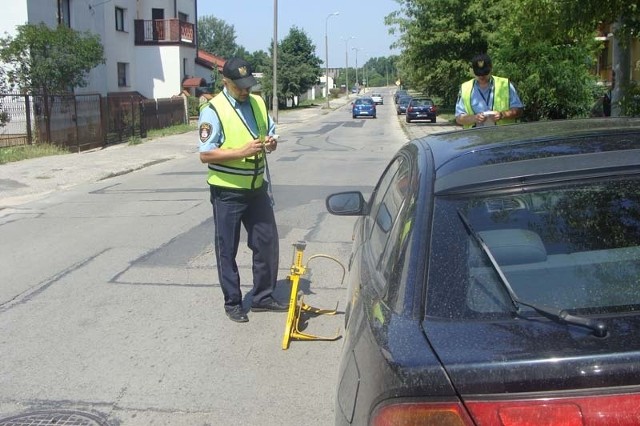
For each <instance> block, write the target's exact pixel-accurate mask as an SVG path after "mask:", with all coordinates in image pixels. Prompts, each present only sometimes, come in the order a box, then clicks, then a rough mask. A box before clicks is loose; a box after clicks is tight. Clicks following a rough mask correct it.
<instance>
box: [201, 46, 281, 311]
mask: <svg viewBox="0 0 640 426" xmlns="http://www.w3.org/2000/svg"><path fill="white" fill-rule="evenodd" d="M222 76H223V78H222V81H223V84H224V89H223V90H222V92H220V93H219V94H218V95H216V96H214V97H213V98H212V99H211V100H210V101H209V102H208V103H206V104H204V105H203V106H201V108H200V118H199V121H198V130H199V136H200V146H199V151H200V161H202V162H203V163H205V164H207V166H208V168H209V174H208V177H207V182H208V184H209V188H210V193H211V196H210V201H211V204H212V206H213V219H214V224H215V235H214V247H215V254H216V264H217V267H218V278H219V281H220V287H221V288H222V293H223V296H224V309H225V313H226V314H227V316H228V317H229V319H231V320H232V321H235V322H247V321H248V320H249V318H248V317H247V314H246V311H245V309H244V308H243V306H242V292H241V289H240V275H239V273H238V265H237V263H236V259H235V258H236V254H237V253H238V246H239V242H240V230H241V226H244V228H245V229H246V231H247V245H248V246H249V248H250V249H251V251H252V253H253V258H252V259H253V268H252V271H253V298H252V303H251V311H252V312H263V311H287V310H288V308H289V307H288V305H285V304H282V303H280V302H278V301H277V300H276V299H274V297H273V295H272V293H273V290H274V288H275V285H276V281H277V274H278V261H279V239H278V230H277V227H276V221H275V216H274V212H273V202H272V201H273V200H272V199H271V197H270V191H268V187H269V184H270V182H268V181H267V180H265V169H266V168H267V166H268V165H267V161H266V156H265V154H266V153H267V152H271V151H273V150H275V149H276V147H277V140H276V137H275V123H274V122H273V120H272V119H271V117H270V116H269V114H268V111H267V106H266V104H265V102H264V100H263V99H262V98H261V97H260V96H257V95H253V94H251V92H250V89H251V87H252V86H254V85H255V84H256V83H257V81H256V79H255V77H254V76H253V68H252V67H251V64H249V63H248V62H247V61H245V60H244V59H241V58H230V59H229V60H227V61H226V62H225V64H224V67H223V69H222ZM267 175H268V174H267Z"/></svg>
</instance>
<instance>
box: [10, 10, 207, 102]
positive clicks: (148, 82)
mask: <svg viewBox="0 0 640 426" xmlns="http://www.w3.org/2000/svg"><path fill="white" fill-rule="evenodd" d="M11 2H12V4H11V7H8V8H6V9H5V10H4V11H3V17H2V18H0V33H4V32H7V33H9V34H11V35H14V34H15V27H16V26H17V25H23V24H26V23H30V24H38V23H40V22H44V23H45V24H47V25H48V26H50V27H54V26H55V25H57V22H58V17H57V2H56V1H53V0H51V1H44V0H11ZM92 3H95V6H92ZM195 3H196V0H111V1H106V2H105V1H102V2H90V1H86V0H70V6H71V9H70V24H71V28H73V29H74V30H77V31H89V32H91V33H93V34H97V35H99V36H100V40H101V42H102V45H103V47H104V57H105V64H103V65H98V66H97V67H96V68H94V69H93V70H91V72H90V73H89V76H88V80H87V81H88V85H87V87H83V88H76V90H75V92H76V93H100V94H102V95H106V94H108V93H114V92H116V93H117V92H131V91H137V92H139V93H141V94H142V95H143V96H146V97H149V98H164V97H171V96H174V95H177V94H179V93H180V89H181V87H182V80H183V78H184V77H185V76H193V75H194V74H195V72H196V71H195V58H196V49H195V46H194V47H187V46H181V45H168V46H163V45H155V46H136V45H135V31H134V20H136V19H147V20H149V19H151V17H152V15H151V13H152V9H154V8H156V9H164V18H165V19H174V18H178V17H179V16H180V15H179V14H180V13H182V14H184V15H186V16H187V21H188V22H190V23H192V24H195V23H196V19H197V17H196V5H195ZM116 7H118V8H122V9H124V11H125V19H124V22H125V25H124V31H116V21H115V10H116ZM119 62H122V63H126V64H128V66H129V75H128V85H127V86H126V87H119V86H118V63H119ZM209 80H210V78H207V81H209Z"/></svg>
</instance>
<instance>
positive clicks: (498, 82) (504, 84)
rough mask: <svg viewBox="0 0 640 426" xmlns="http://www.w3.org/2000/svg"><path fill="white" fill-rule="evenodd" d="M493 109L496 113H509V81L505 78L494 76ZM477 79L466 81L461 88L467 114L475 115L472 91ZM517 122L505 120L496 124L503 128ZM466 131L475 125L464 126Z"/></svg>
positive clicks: (512, 119)
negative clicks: (472, 105) (472, 104)
mask: <svg viewBox="0 0 640 426" xmlns="http://www.w3.org/2000/svg"><path fill="white" fill-rule="evenodd" d="M492 78H493V109H494V110H495V111H507V110H509V109H511V108H510V106H509V79H508V78H504V77H496V76H493V77H492ZM474 82H475V79H471V80H469V81H465V82H464V83H462V87H461V88H460V96H462V101H463V102H464V109H465V110H466V112H467V114H469V115H473V114H475V113H474V112H473V109H472V108H471V91H472V90H473V83H474ZM515 122H516V119H515V118H503V119H502V120H499V121H498V122H497V123H496V124H498V125H500V126H503V125H505V124H513V123H515ZM463 127H464V128H465V129H468V128H470V127H473V124H468V125H465V126H463Z"/></svg>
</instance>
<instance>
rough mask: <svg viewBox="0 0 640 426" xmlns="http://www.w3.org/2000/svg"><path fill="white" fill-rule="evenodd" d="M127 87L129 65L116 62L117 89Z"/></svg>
mask: <svg viewBox="0 0 640 426" xmlns="http://www.w3.org/2000/svg"><path fill="white" fill-rule="evenodd" d="M128 86H129V64H128V63H126V62H118V87H128Z"/></svg>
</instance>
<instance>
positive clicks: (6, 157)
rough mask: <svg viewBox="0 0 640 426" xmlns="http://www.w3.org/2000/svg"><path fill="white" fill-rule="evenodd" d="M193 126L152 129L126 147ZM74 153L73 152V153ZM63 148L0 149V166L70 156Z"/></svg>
mask: <svg viewBox="0 0 640 426" xmlns="http://www.w3.org/2000/svg"><path fill="white" fill-rule="evenodd" d="M196 129H197V126H196V125H195V124H179V125H177V126H171V127H166V128H164V129H154V130H149V131H148V132H147V137H146V138H144V139H141V138H140V137H137V136H134V137H131V138H129V141H128V142H127V144H128V145H139V144H141V143H144V142H146V141H148V140H152V139H157V138H161V137H164V136H171V135H178V134H181V133H186V132H190V131H192V130H196ZM73 152H75V151H73ZM71 153H72V151H69V150H67V149H65V148H61V147H59V146H56V145H50V144H36V145H23V146H9V147H0V164H6V163H11V162H15V161H22V160H28V159H30V158H38V157H48V156H51V155H60V154H71Z"/></svg>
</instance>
